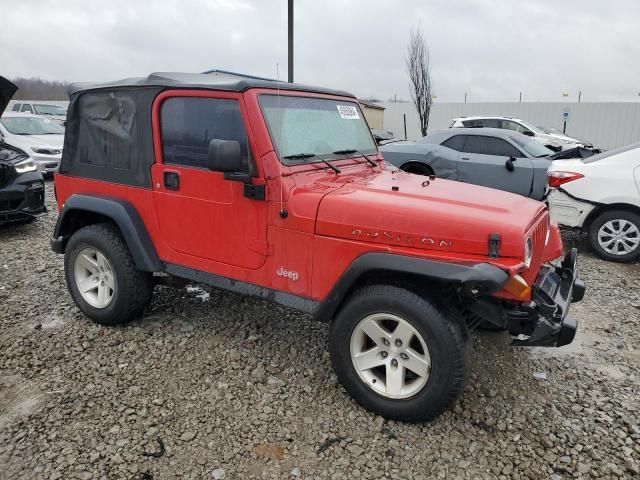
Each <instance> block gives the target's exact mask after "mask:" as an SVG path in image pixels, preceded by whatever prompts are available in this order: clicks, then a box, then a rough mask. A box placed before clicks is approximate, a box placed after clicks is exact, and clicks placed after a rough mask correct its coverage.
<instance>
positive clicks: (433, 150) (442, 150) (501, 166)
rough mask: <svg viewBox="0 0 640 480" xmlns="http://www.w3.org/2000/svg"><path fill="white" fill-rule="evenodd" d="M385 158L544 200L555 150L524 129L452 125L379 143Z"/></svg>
mask: <svg viewBox="0 0 640 480" xmlns="http://www.w3.org/2000/svg"><path fill="white" fill-rule="evenodd" d="M380 150H381V151H382V153H383V155H384V159H385V160H386V161H387V162H389V163H391V164H392V165H394V166H395V167H398V168H401V169H402V170H404V171H406V172H410V173H415V174H418V175H436V176H437V177H440V178H446V179H449V180H457V181H460V182H466V183H473V184H475V185H482V186H485V187H491V188H497V189H499V190H505V191H507V192H512V193H517V194H520V195H523V196H525V197H530V198H533V199H536V200H541V199H542V198H543V197H544V194H545V192H546V190H547V169H548V168H549V165H551V159H549V158H548V156H549V155H551V154H553V152H552V151H551V150H549V149H548V148H546V147H544V146H543V145H541V144H539V143H538V142H536V141H534V140H532V139H531V138H530V137H528V136H526V135H522V134H521V133H517V132H512V131H510V130H502V129H498V128H451V129H448V130H441V131H438V132H434V133H430V134H429V135H427V136H426V137H423V138H421V139H420V140H417V141H415V142H393V143H389V144H386V145H384V146H382V147H381V148H380Z"/></svg>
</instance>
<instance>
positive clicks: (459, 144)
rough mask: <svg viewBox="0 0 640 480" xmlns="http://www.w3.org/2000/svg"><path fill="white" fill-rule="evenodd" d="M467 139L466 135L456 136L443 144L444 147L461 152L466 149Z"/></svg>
mask: <svg viewBox="0 0 640 480" xmlns="http://www.w3.org/2000/svg"><path fill="white" fill-rule="evenodd" d="M466 139H467V136H466V135H454V136H453V137H451V138H448V139H447V140H446V141H444V142H442V145H443V146H444V147H449V148H451V149H453V150H457V151H459V152H461V151H462V149H463V148H464V141H465V140H466Z"/></svg>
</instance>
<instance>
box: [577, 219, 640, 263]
mask: <svg viewBox="0 0 640 480" xmlns="http://www.w3.org/2000/svg"><path fill="white" fill-rule="evenodd" d="M589 241H590V242H591V246H592V247H593V249H594V250H595V251H596V253H597V254H598V255H599V256H600V257H602V258H604V259H605V260H610V261H613V262H631V261H633V260H635V259H636V258H638V257H640V216H639V215H637V214H635V213H633V212H629V211H627V210H610V211H607V212H603V213H601V214H600V215H598V216H597V217H596V218H595V219H594V220H593V222H591V225H590V227H589Z"/></svg>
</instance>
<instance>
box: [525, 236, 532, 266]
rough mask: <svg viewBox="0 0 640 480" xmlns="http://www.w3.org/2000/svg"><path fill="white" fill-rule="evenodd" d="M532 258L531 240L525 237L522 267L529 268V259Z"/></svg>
mask: <svg viewBox="0 0 640 480" xmlns="http://www.w3.org/2000/svg"><path fill="white" fill-rule="evenodd" d="M532 258H533V240H531V237H527V240H526V241H525V242H524V265H525V267H527V268H529V267H530V266H531V259H532Z"/></svg>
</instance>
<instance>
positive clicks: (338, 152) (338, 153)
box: [333, 148, 377, 167]
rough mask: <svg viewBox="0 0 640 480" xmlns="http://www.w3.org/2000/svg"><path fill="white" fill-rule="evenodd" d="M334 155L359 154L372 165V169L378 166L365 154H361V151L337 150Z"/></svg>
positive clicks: (352, 149)
mask: <svg viewBox="0 0 640 480" xmlns="http://www.w3.org/2000/svg"><path fill="white" fill-rule="evenodd" d="M333 153H335V154H336V155H349V154H350V153H357V154H358V155H360V156H362V157H364V158H365V160H366V161H367V162H369V165H371V166H372V167H375V166H376V165H377V163H376V162H374V161H373V160H371V159H370V158H369V157H367V156H366V155H365V154H364V153H362V152H360V151H359V150H356V149H355V148H345V149H344V150H336V151H335V152H333Z"/></svg>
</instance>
